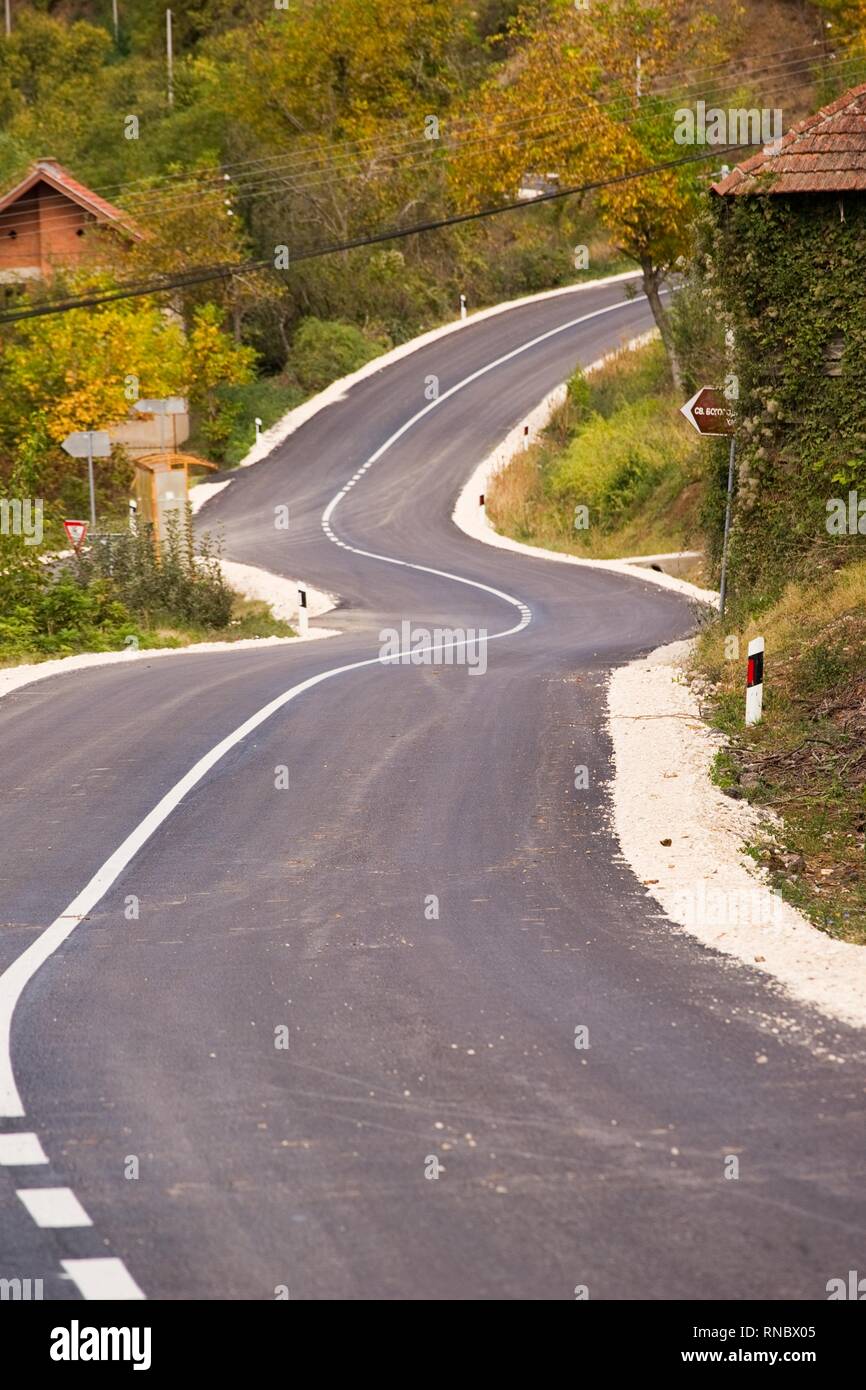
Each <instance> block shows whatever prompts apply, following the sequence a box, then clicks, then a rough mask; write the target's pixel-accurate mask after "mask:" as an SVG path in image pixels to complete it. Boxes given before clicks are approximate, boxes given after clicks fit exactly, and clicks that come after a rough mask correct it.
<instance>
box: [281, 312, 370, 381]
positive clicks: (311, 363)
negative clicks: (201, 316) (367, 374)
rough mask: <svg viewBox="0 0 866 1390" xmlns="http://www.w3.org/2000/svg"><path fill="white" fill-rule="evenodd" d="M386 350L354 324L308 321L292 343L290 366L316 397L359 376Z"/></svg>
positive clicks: (322, 320)
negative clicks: (335, 383)
mask: <svg viewBox="0 0 866 1390" xmlns="http://www.w3.org/2000/svg"><path fill="white" fill-rule="evenodd" d="M383 348H384V344H382V343H381V342H378V341H372V340H371V339H370V338H368V337H366V336H365V335H364V334H363V333H362V332H361V330H360V329H359V328H356V327H355V325H354V324H351V323H333V322H331V321H329V320H327V319H316V318H307V319H303V320H302V322H301V324H300V327H299V328H298V330H297V332H296V333H295V336H294V338H293V339H292V353H291V357H290V366H291V368H292V370H293V372H294V374H295V376H296V377H297V378H298V381H299V382H300V383H301V385H302V386H303V387H304V389H305V390H307V391H309V392H311V393H313V392H316V391H322V390H324V388H325V387H326V386H330V384H331V382H332V381H337V380H338V378H339V377H341V376H348V375H349V373H350V372H356V371H357V370H358V368H359V367H363V366H364V363H365V362H369V361H370V360H371V359H372V358H373V357H378V356H379V353H380V352H382V351H383Z"/></svg>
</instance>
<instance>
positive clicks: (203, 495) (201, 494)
mask: <svg viewBox="0 0 866 1390" xmlns="http://www.w3.org/2000/svg"><path fill="white" fill-rule="evenodd" d="M232 482H234V479H233V478H223V479H222V481H221V482H218V483H194V484H193V486H192V487H191V488H190V490H189V505H190V507H191V508H192V514H193V516H195V515H196V514H197V513H198V512H200V511H201V509H202V507H203V506H204V504H205V502H209V501H210V499H211V498H212V497H216V495H217V493H218V492H222V490H223V488H224V487H228V486H229V484H230V483H232Z"/></svg>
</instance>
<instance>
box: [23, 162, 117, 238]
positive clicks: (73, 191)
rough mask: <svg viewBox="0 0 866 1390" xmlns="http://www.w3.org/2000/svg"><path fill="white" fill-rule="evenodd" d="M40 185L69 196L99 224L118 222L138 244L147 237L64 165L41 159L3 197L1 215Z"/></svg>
mask: <svg viewBox="0 0 866 1390" xmlns="http://www.w3.org/2000/svg"><path fill="white" fill-rule="evenodd" d="M37 183H47V184H48V185H49V187H51V188H53V189H55V190H56V191H57V192H58V193H65V194H66V196H67V197H68V198H71V199H72V201H73V202H74V203H77V204H78V205H79V207H82V208H85V209H86V210H87V211H88V212H90V213H92V214H93V216H94V217H95V218H96V220H97V221H98V222H115V223H117V224H118V225H119V226H121V227H123V228H124V230H125V231H127V232H128V233H129V234H130V235H131V236H133V237H135V238H136V240H140V239H141V238H142V236H143V233H142V232H141V230H140V229H139V228H138V227H136V225H135V223H134V222H133V221H132V219H131V218H130V217H128V216H127V215H126V213H125V212H121V210H120V208H116V207H115V206H114V204H113V203H109V202H107V201H106V199H105V198H100V196H99V194H98V193H94V192H93V190H92V189H90V188H86V187H85V185H84V184H83V183H79V182H78V180H77V179H75V178H73V177H72V175H71V174H70V172H69V170H68V169H64V167H63V165H62V164H58V163H57V160H56V159H37V161H36V163H35V164H34V165H33V166H32V167H31V169H30V170H29V171H28V173H27V174H26V175H25V177H24V178H23V179H22V180H21V182H20V183H17V184H16V185H15V187H14V188H12V189H10V190H9V192H8V193H4V194H3V196H2V197H0V212H3V211H4V209H5V208H8V207H10V206H11V205H12V203H15V202H17V200H18V199H19V198H20V197H22V196H23V194H25V193H28V192H29V191H30V189H31V188H33V187H34V186H35V185H36V184H37Z"/></svg>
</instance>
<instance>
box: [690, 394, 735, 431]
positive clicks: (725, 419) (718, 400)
mask: <svg viewBox="0 0 866 1390" xmlns="http://www.w3.org/2000/svg"><path fill="white" fill-rule="evenodd" d="M680 412H681V413H682V414H683V415H685V417H686V419H687V420H688V422H689V424H690V425H693V426H694V427H695V429H696V430H697V431H698V434H733V433H734V412H733V410H732V409H731V403H730V401H729V400H727V399H726V398H725V396H724V395H723V394H722V392H721V391H717V390H716V389H715V387H714V386H702V387H701V389H700V391H696V392H695V394H694V395H693V396H692V398H691V400H690V401H686V403H685V405H681V406H680Z"/></svg>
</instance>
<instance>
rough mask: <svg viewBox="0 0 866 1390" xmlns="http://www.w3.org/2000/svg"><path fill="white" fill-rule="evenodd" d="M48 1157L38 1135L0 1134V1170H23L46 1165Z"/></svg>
mask: <svg viewBox="0 0 866 1390" xmlns="http://www.w3.org/2000/svg"><path fill="white" fill-rule="evenodd" d="M47 1162H48V1155H47V1154H46V1153H45V1150H44V1149H43V1147H42V1145H41V1144H40V1142H39V1135H38V1134H0V1168H23V1167H26V1166H27V1165H28V1164H31V1163H47Z"/></svg>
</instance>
